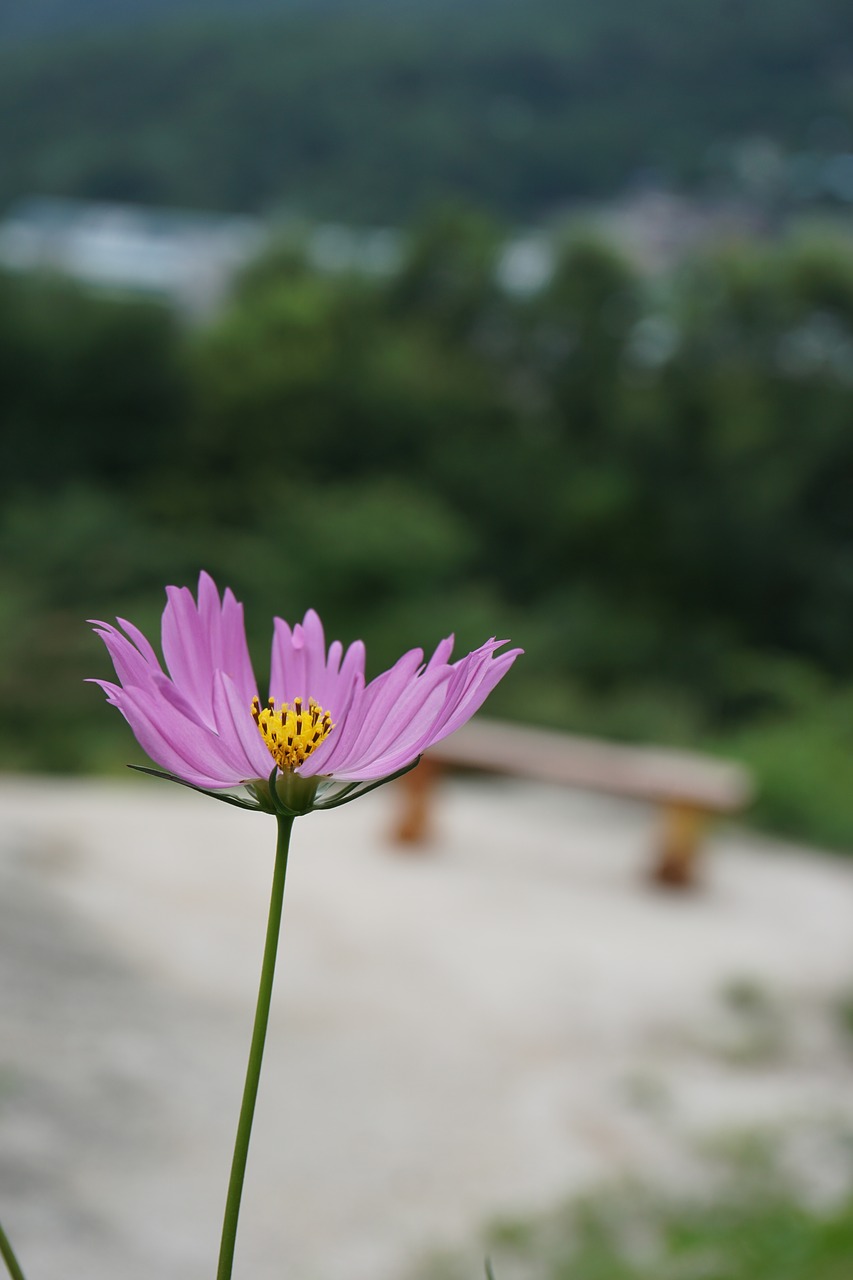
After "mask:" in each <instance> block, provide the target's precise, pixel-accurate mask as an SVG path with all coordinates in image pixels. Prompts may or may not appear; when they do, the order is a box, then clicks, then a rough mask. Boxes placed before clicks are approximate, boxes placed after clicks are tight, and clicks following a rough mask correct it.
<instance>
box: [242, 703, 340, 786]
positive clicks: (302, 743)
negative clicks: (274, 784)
mask: <svg viewBox="0 0 853 1280" xmlns="http://www.w3.org/2000/svg"><path fill="white" fill-rule="evenodd" d="M252 716H253V718H254V721H255V724H256V725H257V726H258V728H259V729H260V731H261V734H262V736H263V739H264V742H265V743H266V746H267V750H268V751H269V753H270V755H271V756H272V758H273V760H275V762H276V764H277V765H278V767H279V769H290V770H292V769H298V768H299V766H300V765H301V764H304V763H305V761H306V760H307V759H308V757H309V756H310V755H311V753H312V751H316V750H317V748H318V747H319V745H320V743H321V742H323V741H324V739H325V738H326V737H328V735H329V733H330V732H331V731H332V729H334V727H335V726H334V725H333V724H332V717H331V715H330V713H329V712H328V711H324V710H323V708H322V707H321V706H318V704H317V703H316V702H315V701H314V699H313V698H309V700H308V709H307V710H305V709H304V705H303V702H302V699H301V698H294V699H293V706H292V707H291V705H290V703H289V702H283V703H282V704H281V706H280V707H279V709H278V710H276V706H275V699H274V698H270V700H269V703H268V704H267V706H266V707H264V709H263V711H262V710H261V704H260V700H259V699H258V698H253V699H252Z"/></svg>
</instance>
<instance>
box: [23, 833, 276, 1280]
mask: <svg viewBox="0 0 853 1280" xmlns="http://www.w3.org/2000/svg"><path fill="white" fill-rule="evenodd" d="M277 821H278V842H277V844H276V850H275V871H274V872H273V881H272V894H271V897H270V914H269V921H268V923H267V938H266V942H265V944H264V959H263V964H262V965H261V982H260V987H259V989H258V1004H257V1008H256V1010H255V1026H254V1030H253V1031H252V1044H251V1048H250V1049H249V1064H248V1067H247V1068H246V1084H245V1086H244V1088H243V1103H242V1106H241V1107H240V1122H239V1124H238V1125H237V1140H236V1142H235V1143H234V1159H233V1160H232V1162H231V1178H230V1181H229V1183H228V1198H227V1200H226V1202H225V1220H224V1222H223V1224H222V1243H221V1245H220V1248H219V1267H218V1269H217V1272H216V1280H231V1268H232V1267H233V1265H234V1244H235V1241H236V1239H237V1220H238V1218H239V1216H240V1199H241V1197H242V1195H243V1178H244V1177H245V1173H246V1159H247V1157H248V1154H249V1139H250V1138H251V1136H252V1120H253V1119H254V1115H255V1101H256V1099H257V1096H258V1082H259V1080H260V1078H261V1063H262V1062H263V1058H264V1041H265V1039H266V1034H267V1023H268V1022H269V1016H270V999H271V997H272V985H273V978H274V976H275V957H276V951H277V950H278V938H279V933H280V931H281V909H282V904H283V902H284V878H285V875H286V874H287V851H288V848H289V846H290V831H291V828H292V826H293V818H292V817H286V816H284V815H282V814H279V815H278V818H277ZM15 1280H18V1278H17V1277H16V1278H15Z"/></svg>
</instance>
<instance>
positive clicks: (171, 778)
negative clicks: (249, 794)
mask: <svg viewBox="0 0 853 1280" xmlns="http://www.w3.org/2000/svg"><path fill="white" fill-rule="evenodd" d="M127 767H128V769H134V770H135V771H136V772H137V773H147V774H149V775H150V776H151V777H152V778H163V779H164V780H165V781H166V782H176V783H177V784H178V786H179V787H189V789H190V791H197V792H198V793H199V795H203V796H210V798H211V800H221V801H222V803H223V804H233V805H234V807H235V808H237V809H249V810H250V811H251V812H252V813H265V812H266V813H268V812H269V810H265V809H264V808H263V806H262V805H260V804H252V803H251V801H249V800H239V799H238V798H237V796H229V795H226V794H225V793H224V792H223V791H209V790H208V789H207V787H199V786H196V784H195V783H194V782H187V781H185V779H184V778H177V777H175V775H174V774H173V773H164V772H163V771H162V769H149V768H147V767H146V766H145V765H143V764H129V765H128V766H127Z"/></svg>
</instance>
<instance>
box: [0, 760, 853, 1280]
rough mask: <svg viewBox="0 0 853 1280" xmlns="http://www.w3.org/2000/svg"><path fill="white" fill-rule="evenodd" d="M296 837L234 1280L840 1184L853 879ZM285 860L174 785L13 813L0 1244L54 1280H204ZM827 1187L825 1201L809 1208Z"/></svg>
mask: <svg viewBox="0 0 853 1280" xmlns="http://www.w3.org/2000/svg"><path fill="white" fill-rule="evenodd" d="M388 819H389V797H388V796H387V795H384V794H383V793H382V792H379V793H377V794H376V796H371V797H368V798H366V799H364V800H362V801H360V802H358V803H357V804H353V805H351V806H348V807H347V808H344V809H342V810H339V811H336V812H335V813H330V814H317V815H312V816H311V817H309V818H306V819H301V820H300V821H299V822H298V823H297V826H296V832H295V841H294V854H293V858H292V861H291V869H290V872H289V882H288V889H287V900H286V904H285V937H284V944H283V950H282V955H281V962H280V968H279V974H278V982H277V989H276V999H275V1005H274V1010H273V1019H272V1027H271V1033H270V1039H269V1044H268V1051H267V1059H266V1064H265V1075H264V1079H263V1081H262V1086H261V1095H260V1099H259V1108H258V1123H257V1128H256V1133H255V1138H254V1141H253V1149H252V1152H251V1155H250V1162H249V1176H248V1179H247V1187H246V1200H245V1209H244V1214H243V1219H242V1222H241V1229H240V1236H239V1239H238V1247H237V1267H236V1269H235V1280H237V1278H238V1277H244V1278H245V1280H282V1278H283V1277H287V1278H288V1280H368V1277H369V1280H391V1277H395V1278H397V1280H399V1277H400V1276H401V1275H402V1274H404V1272H405V1271H406V1270H407V1269H408V1268H409V1267H410V1266H411V1265H412V1264H413V1263H415V1262H416V1261H417V1260H418V1258H419V1257H420V1256H421V1255H422V1253H423V1252H424V1251H425V1250H426V1249H428V1248H430V1247H432V1246H436V1245H441V1244H453V1243H455V1242H458V1241H462V1240H468V1241H470V1240H472V1239H473V1238H474V1236H475V1234H476V1230H477V1228H478V1226H479V1225H480V1224H481V1223H482V1222H483V1220H485V1219H487V1218H489V1217H491V1216H493V1215H495V1214H497V1213H500V1212H502V1211H503V1212H506V1211H517V1210H522V1209H528V1208H544V1207H546V1206H547V1205H548V1204H549V1203H550V1202H552V1201H553V1200H555V1199H558V1198H561V1197H562V1196H564V1195H565V1194H566V1193H567V1192H569V1191H571V1190H572V1189H573V1188H578V1187H582V1186H585V1185H588V1184H589V1183H590V1182H593V1181H597V1180H599V1179H601V1178H609V1177H612V1176H614V1175H619V1174H621V1173H624V1172H635V1173H638V1174H640V1175H641V1176H649V1177H653V1178H668V1177H677V1178H679V1179H682V1178H685V1177H692V1176H694V1175H695V1172H696V1168H697V1164H696V1158H695V1156H694V1155H693V1154H691V1153H692V1151H693V1149H694V1148H695V1145H696V1143H697V1141H699V1140H701V1139H702V1138H703V1137H705V1136H707V1135H711V1134H714V1133H716V1132H718V1131H720V1130H721V1129H729V1128H741V1127H754V1126H759V1127H775V1126H783V1127H784V1128H785V1129H786V1130H787V1131H789V1132H790V1133H791V1134H792V1135H794V1139H793V1143H794V1146H795V1147H796V1144H797V1143H798V1142H799V1144H800V1147H801V1148H802V1152H801V1155H802V1160H803V1162H804V1167H805V1168H806V1169H807V1171H810V1172H811V1173H812V1174H813V1176H814V1178H815V1179H817V1178H818V1175H820V1178H821V1179H822V1180H823V1181H824V1182H826V1183H829V1182H831V1181H832V1179H833V1178H836V1177H837V1178H841V1177H843V1176H846V1175H847V1174H848V1173H849V1168H848V1163H847V1162H848V1161H849V1155H846V1154H845V1146H844V1141H842V1139H844V1140H847V1139H849V1136H850V1133H851V1132H853V1091H851V1090H850V1088H849V1082H850V1071H851V1066H853V1047H851V1046H853V1037H851V1036H850V1034H849V1032H847V1031H845V1029H844V1027H843V1025H842V1020H841V1019H840V1018H839V1016H838V1013H837V1006H838V1002H839V1000H840V999H841V998H842V997H844V996H848V995H849V994H850V993H851V992H853V862H851V863H845V862H843V861H841V860H831V859H827V858H824V857H821V856H819V855H813V854H809V855H808V856H806V855H805V852H804V851H797V850H793V849H788V848H783V847H782V846H779V845H774V844H772V843H770V842H766V841H760V840H758V839H757V838H755V837H747V836H744V835H743V834H739V833H737V832H732V833H723V834H720V835H718V836H717V837H716V838H715V839H714V840H712V841H711V845H710V847H709V850H708V858H707V862H706V868H705V870H706V876H705V885H704V887H703V890H702V891H701V892H700V893H697V894H695V895H693V896H690V897H670V896H667V895H666V894H660V893H656V892H654V891H653V890H652V889H650V888H649V887H647V885H646V884H645V882H644V880H643V877H642V872H643V869H644V865H645V862H646V860H647V855H648V847H649V843H650V840H651V824H652V822H653V815H651V814H650V813H648V812H647V811H645V810H644V809H641V808H639V809H638V808H634V807H633V806H630V805H622V804H619V803H616V802H611V801H606V800H601V799H599V798H595V797H592V796H589V795H582V794H572V793H569V792H560V791H556V790H549V789H545V788H542V789H539V788H535V787H532V786H520V785H519V786H507V785H502V786H488V785H486V784H468V785H462V784H459V785H456V786H452V787H450V788H449V789H448V793H447V801H446V805H445V809H444V812H443V814H442V838H441V841H440V842H439V843H438V844H437V846H436V847H435V849H434V850H433V851H432V852H431V854H429V855H428V856H412V855H398V854H395V853H393V852H392V851H390V850H389V848H388V847H387V845H386V844H385V843H384V839H383V836H384V832H385V829H386V827H387V825H388ZM273 836H274V827H273V824H272V821H271V820H270V819H266V818H263V817H257V816H254V815H246V814H241V813H238V812H236V811H233V810H229V809H227V808H226V807H225V806H222V805H216V804H214V803H213V802H212V801H207V800H204V799H203V798H199V797H195V796H193V795H191V794H189V793H184V792H182V791H180V790H178V789H177V788H173V789H169V788H168V786H167V785H166V784H158V783H157V782H156V781H153V780H148V779H134V780H132V781H131V782H129V783H127V784H122V785H117V784H113V785H111V784H108V783H84V784H81V783H67V782H56V781H50V782H49V783H48V782H45V781H22V780H12V779H7V780H5V781H2V782H0V1215H2V1218H3V1221H4V1223H5V1224H6V1226H7V1228H8V1230H9V1231H10V1233H11V1234H12V1235H13V1238H14V1240H15V1243H16V1246H17V1248H18V1250H19V1252H20V1254H21V1257H22V1261H23V1262H24V1263H25V1269H26V1271H27V1275H28V1277H29V1280H78V1278H79V1280H84V1278H85V1280H143V1278H144V1280H150V1277H152V1276H156V1277H157V1280H212V1276H213V1275H214V1273H215V1258H216V1251H217V1244H218V1241H217V1235H218V1229H219V1222H220V1215H221V1211H222V1206H223V1200H224V1194H225V1182H226V1177H227V1169H228V1164H229V1161H230V1152H231V1143H232V1141H233V1130H234V1126H235V1123H236V1112H237V1106H238V1102H239V1095H240V1091H241V1088H242V1075H243V1070H244V1064H245V1054H246V1050H247V1045H248V1035H249V1029H250V1021H251V1016H252V1010H253V1004H254V998H255V989H256V982H257V974H258V968H259V963H260V951H261V944H262V935H263V927H264V922H265V913H266V903H267V892H268V883H269V876H270V873H271V865H272V845H273ZM815 1189H816V1190H820V1189H821V1188H820V1186H818V1185H817V1183H816V1184H815Z"/></svg>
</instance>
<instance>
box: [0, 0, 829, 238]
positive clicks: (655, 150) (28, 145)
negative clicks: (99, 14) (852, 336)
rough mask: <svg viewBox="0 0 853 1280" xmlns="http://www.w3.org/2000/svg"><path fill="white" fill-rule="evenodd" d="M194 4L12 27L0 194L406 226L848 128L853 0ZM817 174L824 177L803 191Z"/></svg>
mask: <svg viewBox="0 0 853 1280" xmlns="http://www.w3.org/2000/svg"><path fill="white" fill-rule="evenodd" d="M125 8H129V9H130V10H132V8H133V7H132V6H125ZM218 8H219V6H217V7H216V10H215V12H216V11H217V10H218ZM284 9H285V10H286V9H287V6H284ZM193 12H194V8H193V6H189V8H188V5H187V4H186V3H185V4H184V5H183V6H181V7H179V9H178V11H177V14H176V16H175V17H173V18H172V20H171V21H170V22H169V23H165V19H164V20H163V22H164V25H160V26H146V27H144V28H142V29H138V28H137V27H135V26H134V27H133V28H130V29H129V28H127V27H125V26H123V25H121V24H118V25H110V24H107V25H106V26H104V27H98V28H97V29H95V30H83V31H81V32H79V33H78V32H73V33H71V34H70V35H69V34H66V33H63V35H62V38H61V39H56V40H54V41H50V40H41V41H30V42H27V43H24V44H21V43H20V42H10V41H7V44H6V49H5V51H0V150H2V155H3V166H2V171H1V172H0V204H6V203H8V202H9V201H11V200H13V199H15V198H20V197H24V196H29V195H33V194H52V195H65V196H74V195H78V196H85V197H90V198H106V199H120V200H132V201H140V202H143V203H162V204H185V205H192V206H197V207H201V208H221V209H240V210H249V211H258V210H273V209H287V210H290V211H296V212H301V213H305V214H308V215H310V216H314V217H317V216H320V217H327V218H336V219H341V220H343V221H346V222H352V221H365V220H367V221H379V222H392V223H404V222H407V221H408V220H409V219H410V217H411V216H412V215H415V214H419V215H420V214H423V212H424V210H428V209H430V208H432V207H434V206H436V205H437V204H439V203H440V202H441V201H443V200H445V199H447V198H453V199H463V200H468V201H472V202H475V203H477V204H479V205H481V206H483V207H488V208H490V209H492V210H493V211H494V212H496V213H498V214H500V215H501V216H504V217H509V218H520V219H529V218H533V217H538V216H541V215H543V214H548V213H549V212H551V211H553V210H554V209H555V208H559V207H560V206H561V205H562V204H563V203H564V202H565V201H567V200H571V199H576V198H578V197H583V196H589V195H597V194H601V193H611V192H612V191H614V190H617V189H621V188H622V187H623V186H624V185H625V184H626V183H629V182H631V181H632V180H633V179H636V178H637V177H638V176H644V175H648V174H649V173H650V172H651V173H653V174H655V175H656V176H657V177H658V178H663V179H664V180H667V179H671V180H674V181H676V182H689V181H696V180H699V179H708V180H710V179H711V178H713V176H714V175H715V174H717V175H718V176H719V168H720V163H721V157H724V156H725V155H726V154H727V148H728V149H730V148H731V147H732V146H733V145H736V144H739V143H740V142H742V141H743V139H744V138H747V137H750V136H755V135H759V136H761V137H769V138H770V139H774V140H776V141H777V142H778V143H779V144H781V145H782V146H784V147H788V148H790V149H792V150H793V151H794V152H798V153H802V156H803V157H805V158H806V159H808V161H809V164H811V167H812V169H814V163H815V159H816V156H817V160H819V159H820V155H819V154H818V153H821V154H824V156H825V158H826V157H829V156H833V155H835V154H837V153H842V152H844V151H845V150H849V148H850V145H851V144H850V136H851V124H853V99H851V93H850V84H851V70H853V62H851V49H853V39H851V37H853V10H851V8H850V6H849V5H845V4H844V3H843V0H785V3H784V4H780V3H779V0H738V3H726V4H718V5H715V6H711V7H709V6H703V5H701V4H698V3H696V0H694V2H693V3H689V4H673V3H672V0H646V2H645V3H644V4H643V5H642V6H641V7H640V8H638V7H637V6H635V5H631V4H629V3H627V2H626V0H607V2H606V3H604V4H599V5H587V4H583V3H581V2H580V0H528V2H527V3H526V4H524V5H519V4H516V3H514V2H513V0H472V2H471V3H468V4H466V5H458V4H453V5H451V4H450V3H449V0H434V2H433V3H431V4H429V5H417V4H414V3H411V2H409V0H396V2H395V3H392V0H384V2H383V0H364V2H363V3H355V0H337V3H332V0H329V3H327V4H324V5H322V6H320V7H318V6H316V5H313V6H305V5H303V4H296V3H294V8H293V12H290V13H288V12H286V11H285V12H282V10H281V7H280V6H270V8H269V11H267V10H266V8H265V7H264V6H261V11H260V12H259V11H258V10H257V8H256V6H255V5H252V6H251V7H250V8H249V9H248V11H246V10H244V11H242V12H241V14H240V15H239V17H235V16H234V15H233V13H232V14H231V16H228V15H227V14H225V15H223V14H221V13H220V14H219V16H218V17H215V18H213V19H210V20H209V21H207V22H206V23H202V22H201V21H200V20H199V19H194V18H193V17H192V13H193ZM188 13H189V16H188ZM724 167H725V166H724ZM800 168H801V169H802V165H801V166H800ZM806 168H808V164H807V165H806ZM818 168H819V166H818ZM798 173H800V171H799V170H798ZM809 173H811V170H809ZM753 176H754V175H753ZM798 183H799V187H798ZM803 184H805V187H808V188H809V189H810V190H811V188H812V187H814V185H815V182H814V174H812V176H811V177H809V175H808V173H806V171H805V170H803V172H802V173H800V176H799V178H798V179H797V182H794V184H793V187H792V191H793V190H794V188H797V189H799V188H800V187H803ZM818 186H819V183H818Z"/></svg>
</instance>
